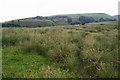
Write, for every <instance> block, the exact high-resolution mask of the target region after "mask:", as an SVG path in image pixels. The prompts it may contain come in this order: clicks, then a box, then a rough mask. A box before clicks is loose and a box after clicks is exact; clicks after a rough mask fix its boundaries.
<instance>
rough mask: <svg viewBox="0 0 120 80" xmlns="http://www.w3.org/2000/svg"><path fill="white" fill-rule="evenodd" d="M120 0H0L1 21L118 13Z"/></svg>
mask: <svg viewBox="0 0 120 80" xmlns="http://www.w3.org/2000/svg"><path fill="white" fill-rule="evenodd" d="M118 2H119V0H0V10H1V11H0V22H4V21H9V20H14V19H21V18H27V17H35V16H50V15H57V14H80V13H106V14H109V15H117V14H118Z"/></svg>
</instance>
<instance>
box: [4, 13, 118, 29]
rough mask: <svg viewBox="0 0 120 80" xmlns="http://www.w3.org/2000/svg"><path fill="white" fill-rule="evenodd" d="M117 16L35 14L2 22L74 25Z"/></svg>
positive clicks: (102, 14) (31, 24) (11, 24)
mask: <svg viewBox="0 0 120 80" xmlns="http://www.w3.org/2000/svg"><path fill="white" fill-rule="evenodd" d="M116 20H118V18H117V16H110V15H108V14H105V13H84V14H61V15H53V16H45V17H43V16H36V17H29V18H23V19H17V20H11V21H7V22H4V23H3V25H2V26H3V27H44V26H55V25H75V24H82V23H91V22H103V21H116Z"/></svg>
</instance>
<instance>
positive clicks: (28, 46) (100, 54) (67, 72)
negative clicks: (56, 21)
mask: <svg viewBox="0 0 120 80" xmlns="http://www.w3.org/2000/svg"><path fill="white" fill-rule="evenodd" d="M102 24H103V23H102ZM109 24H112V25H108V24H104V25H101V23H97V24H95V23H92V24H85V25H68V26H54V27H41V28H39V27H36V28H25V27H24V28H22V27H21V28H14V27H9V28H3V30H2V47H3V54H2V59H3V62H2V63H3V74H2V75H3V78H117V77H118V72H119V71H118V65H120V61H118V25H117V22H116V24H115V23H114V22H109Z"/></svg>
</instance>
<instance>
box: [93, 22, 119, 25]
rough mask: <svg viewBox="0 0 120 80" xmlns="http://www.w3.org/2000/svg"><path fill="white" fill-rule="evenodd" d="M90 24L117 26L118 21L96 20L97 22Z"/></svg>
mask: <svg viewBox="0 0 120 80" xmlns="http://www.w3.org/2000/svg"><path fill="white" fill-rule="evenodd" d="M91 24H100V25H112V26H118V21H112V22H98V23H91Z"/></svg>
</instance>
